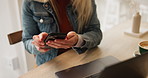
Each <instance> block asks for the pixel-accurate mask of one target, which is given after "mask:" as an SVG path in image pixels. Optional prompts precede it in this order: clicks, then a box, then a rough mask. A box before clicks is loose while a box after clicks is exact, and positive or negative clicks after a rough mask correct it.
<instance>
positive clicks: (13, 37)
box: [7, 30, 23, 45]
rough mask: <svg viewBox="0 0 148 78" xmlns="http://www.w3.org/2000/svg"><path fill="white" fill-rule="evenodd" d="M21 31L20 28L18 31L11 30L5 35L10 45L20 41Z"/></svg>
mask: <svg viewBox="0 0 148 78" xmlns="http://www.w3.org/2000/svg"><path fill="white" fill-rule="evenodd" d="M22 32H23V31H22V30H20V31H17V32H13V33H10V34H8V35H7V36H8V40H9V43H10V45H13V44H15V43H18V42H20V41H22Z"/></svg>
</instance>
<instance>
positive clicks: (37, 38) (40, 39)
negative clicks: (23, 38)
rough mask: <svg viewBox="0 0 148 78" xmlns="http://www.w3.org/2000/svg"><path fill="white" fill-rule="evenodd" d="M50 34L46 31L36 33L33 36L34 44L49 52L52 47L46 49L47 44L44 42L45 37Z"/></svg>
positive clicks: (39, 49) (39, 48) (40, 49)
mask: <svg viewBox="0 0 148 78" xmlns="http://www.w3.org/2000/svg"><path fill="white" fill-rule="evenodd" d="M47 35H48V34H47V33H45V32H42V33H40V34H39V35H34V36H33V41H32V44H34V45H35V47H36V49H37V50H38V51H40V52H43V53H44V52H47V51H49V50H50V49H44V47H45V44H44V39H45V38H46V36H47Z"/></svg>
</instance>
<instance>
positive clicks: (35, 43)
mask: <svg viewBox="0 0 148 78" xmlns="http://www.w3.org/2000/svg"><path fill="white" fill-rule="evenodd" d="M32 44H33V45H35V46H38V47H45V46H44V45H41V44H39V43H38V42H35V41H32Z"/></svg>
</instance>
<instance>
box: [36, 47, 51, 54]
mask: <svg viewBox="0 0 148 78" xmlns="http://www.w3.org/2000/svg"><path fill="white" fill-rule="evenodd" d="M37 50H38V51H40V52H43V53H45V52H47V51H49V50H50V49H43V48H41V47H37Z"/></svg>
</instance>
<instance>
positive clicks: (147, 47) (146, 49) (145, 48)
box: [138, 41, 148, 54]
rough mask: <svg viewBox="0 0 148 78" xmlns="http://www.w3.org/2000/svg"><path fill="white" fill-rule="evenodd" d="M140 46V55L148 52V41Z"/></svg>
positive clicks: (142, 42)
mask: <svg viewBox="0 0 148 78" xmlns="http://www.w3.org/2000/svg"><path fill="white" fill-rule="evenodd" d="M138 46H139V52H140V54H144V53H146V52H148V41H141V42H140V43H139V44H138Z"/></svg>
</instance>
